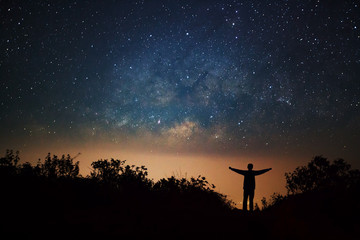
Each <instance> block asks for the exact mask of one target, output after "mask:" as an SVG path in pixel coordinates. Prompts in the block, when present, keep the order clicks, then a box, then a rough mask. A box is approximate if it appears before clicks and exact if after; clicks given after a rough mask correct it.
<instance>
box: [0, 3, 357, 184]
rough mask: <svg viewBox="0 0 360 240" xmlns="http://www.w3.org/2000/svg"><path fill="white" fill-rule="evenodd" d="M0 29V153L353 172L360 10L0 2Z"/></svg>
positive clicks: (351, 7)
mask: <svg viewBox="0 0 360 240" xmlns="http://www.w3.org/2000/svg"><path fill="white" fill-rule="evenodd" d="M0 22H1V27H0V36H1V38H0V53H1V54H0V78H1V79H0V133H1V134H0V147H1V148H2V149H3V151H5V149H6V148H16V149H19V150H20V151H24V152H26V151H27V152H28V153H29V152H32V151H33V150H32V149H35V148H40V149H42V153H41V154H42V155H41V156H38V155H36V156H34V160H36V159H37V158H38V157H43V156H45V155H46V153H47V152H48V151H51V150H52V149H54V148H56V147H59V146H61V147H64V149H65V150H64V151H66V146H79V149H81V151H82V153H84V151H85V153H86V151H87V150H86V149H87V147H86V146H88V145H87V144H89V143H91V147H88V148H91V149H89V151H90V150H91V151H97V152H101V151H105V150H104V146H105V145H108V146H110V145H111V146H113V147H114V148H117V149H119V151H120V152H121V150H122V151H125V149H127V150H128V149H132V150H133V151H135V152H139V153H142V154H147V153H149V154H150V153H152V152H153V151H155V152H156V151H158V152H162V153H165V152H166V153H167V154H170V155H171V154H174V156H175V155H176V156H178V155H179V154H180V156H181V154H187V155H193V156H195V155H196V156H199V155H202V156H205V154H207V155H209V156H211V155H213V156H215V155H216V156H221V155H226V156H232V157H235V158H236V157H237V156H242V157H244V156H262V157H263V159H266V157H268V158H270V157H271V158H276V156H281V158H282V159H285V160H284V162H283V163H282V164H286V162H287V163H290V162H291V163H293V162H292V161H295V160H293V159H295V156H304V159H303V161H304V162H307V161H309V160H311V157H312V156H314V155H317V154H323V155H325V156H331V157H343V158H345V160H347V161H349V162H350V163H352V164H353V165H355V166H359V163H358V162H357V161H356V160H358V156H359V154H360V149H359V147H358V144H359V142H360V79H359V78H360V2H359V1H344V0H341V1H340V0H338V1H325V0H323V1H320V0H319V1H310V0H307V1H306V0H301V1H270V0H269V1H236V0H233V1H220V0H217V1H215V0H206V1H205V0H197V1H195V0H193V1H190V0H167V1H162V0H158V1H156V0H148V1H145V0H144V1H130V0H124V1H1V3H0ZM80 146H82V147H80ZM96 146H99V147H98V149H97V150H96ZM100 146H101V147H100ZM69 149H70V148H69ZM78 151H80V150H78ZM33 152H35V150H34V151H33ZM65 153H66V152H65ZM100 156H101V155H100ZM123 156H124V157H125V158H126V157H127V156H126V154H125V155H123ZM112 157H116V156H112ZM305 157H306V158H305ZM249 158H250V157H249ZM30 160H31V159H28V161H30ZM80 160H81V158H80ZM95 160H97V159H91V161H95ZM88 161H90V159H89V160H88ZM164 161H165V160H164ZM209 161H210V160H209ZM216 161H217V162H221V159H219V158H218V159H217V160H216ZM247 161H248V159H247V160H246V164H247ZM249 161H250V160H249ZM296 163H297V162H296ZM204 164H206V161H205V160H204ZM246 164H245V162H244V163H242V162H241V163H238V165H236V164H235V165H234V167H237V168H245V167H246ZM272 164H274V163H273V162H272ZM294 164H295V163H294ZM150 165H151V164H150ZM295 165H296V164H295ZM254 166H255V168H256V163H254ZM227 167H228V165H226V164H225V163H224V168H227ZM264 167H273V168H274V169H275V168H276V167H277V168H279V166H274V165H272V166H269V165H267V164H266V161H265V163H264ZM149 171H150V172H151V168H150V169H149ZM182 171H184V172H187V171H188V169H185V168H183V169H182ZM199 171H200V172H201V170H199ZM201 173H202V174H204V175H205V176H206V173H203V172H201ZM229 174H230V173H229ZM279 174H280V175H281V178H283V172H281V173H279ZM214 175H216V174H215V173H214ZM238 180H239V179H238ZM282 187H283V186H282Z"/></svg>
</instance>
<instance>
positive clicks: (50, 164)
mask: <svg viewBox="0 0 360 240" xmlns="http://www.w3.org/2000/svg"><path fill="white" fill-rule="evenodd" d="M39 161H40V160H39ZM79 170H80V169H79V161H77V162H75V163H73V158H71V156H70V155H69V154H68V155H66V156H65V155H62V157H61V158H60V159H59V158H58V157H57V156H56V155H53V156H52V157H51V154H50V153H48V155H47V156H46V158H45V162H44V164H42V165H41V175H43V176H46V177H49V178H59V177H64V178H75V177H78V176H79Z"/></svg>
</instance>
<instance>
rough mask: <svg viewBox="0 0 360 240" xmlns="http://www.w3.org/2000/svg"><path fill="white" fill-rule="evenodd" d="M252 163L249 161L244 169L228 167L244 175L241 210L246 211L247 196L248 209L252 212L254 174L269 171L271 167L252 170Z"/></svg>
mask: <svg viewBox="0 0 360 240" xmlns="http://www.w3.org/2000/svg"><path fill="white" fill-rule="evenodd" d="M253 167H254V166H253V165H252V163H249V164H248V166H247V168H248V171H246V170H239V169H236V168H232V167H229V169H230V170H232V171H234V172H236V173H238V174H241V175H244V200H243V210H244V211H247V201H248V198H249V201H250V211H251V212H252V211H253V210H254V194H255V176H257V175H261V174H263V173H266V172H267V171H270V170H271V168H267V169H263V170H258V171H253V170H252V169H253Z"/></svg>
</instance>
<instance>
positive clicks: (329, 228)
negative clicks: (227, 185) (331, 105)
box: [0, 150, 360, 239]
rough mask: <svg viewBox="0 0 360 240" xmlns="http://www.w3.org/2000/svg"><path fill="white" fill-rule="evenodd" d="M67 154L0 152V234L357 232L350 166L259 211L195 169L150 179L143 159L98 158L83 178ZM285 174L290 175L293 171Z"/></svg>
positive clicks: (289, 235)
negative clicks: (35, 157) (241, 204)
mask: <svg viewBox="0 0 360 240" xmlns="http://www.w3.org/2000/svg"><path fill="white" fill-rule="evenodd" d="M73 160H74V159H73V158H72V157H71V156H69V155H67V156H65V155H64V156H62V157H60V158H59V157H57V156H51V155H50V154H48V155H47V157H46V158H45V161H44V162H41V161H40V160H39V162H38V163H37V164H36V165H31V164H29V163H23V164H20V158H19V155H18V153H14V152H13V151H11V150H8V151H7V152H6V154H5V156H4V157H3V158H1V159H0V193H1V198H0V207H1V216H0V230H1V231H0V232H1V233H0V234H1V235H3V236H7V235H8V234H11V236H12V237H13V238H15V237H24V236H25V237H27V238H29V236H30V237H34V238H35V237H36V238H41V237H52V238H63V237H67V238H69V237H70V238H75V237H81V238H84V237H101V238H110V237H111V238H113V237H119V238H120V237H152V236H154V237H158V236H164V237H172V238H173V237H177V238H185V237H186V238H195V236H200V237H201V238H206V237H209V238H215V237H221V238H224V237H226V236H229V237H233V236H239V238H241V237H243V238H247V237H251V238H255V239H259V238H267V239H304V238H306V239H318V238H321V239H323V238H328V239H338V238H342V239H344V238H346V239H355V237H356V236H359V233H360V232H359V229H360V224H359V223H360V221H359V219H358V215H359V213H360V206H359V188H358V187H359V185H358V184H359V181H358V180H359V176H358V175H357V172H356V171H350V168H347V171H345V172H344V171H342V172H341V174H340V175H341V176H347V177H348V180H346V181H345V180H344V181H345V182H347V184H345V185H344V183H345V182H344V181H342V182H341V184H342V185H341V186H340V185H339V187H334V184H335V185H336V181H335V182H334V181H331V184H330V185H329V184H328V183H326V184H325V183H324V181H322V180H321V181H320V180H319V181H318V182H319V183H320V182H321V183H324V184H323V185H321V184H320V185H319V186H318V187H315V188H311V189H309V190H306V191H303V192H296V193H293V192H289V194H288V195H286V196H281V195H279V194H274V195H273V196H272V198H271V199H270V201H269V202H268V201H267V200H266V199H263V210H262V211H255V212H254V213H252V214H251V213H246V212H242V211H241V210H238V209H236V208H234V205H233V204H232V202H231V201H230V200H228V199H227V198H226V196H225V195H223V194H220V193H218V192H216V191H215V186H214V185H212V184H210V183H209V182H208V181H207V180H206V178H205V177H203V176H198V177H196V178H195V177H192V178H190V179H187V178H176V177H174V176H172V177H169V178H163V179H160V180H159V181H157V182H154V181H153V180H151V179H149V178H148V177H147V168H146V167H145V166H140V167H138V166H134V165H132V166H130V165H126V162H125V161H121V160H117V159H110V160H107V159H105V160H102V159H100V160H98V161H95V162H93V163H92V168H93V169H92V171H91V173H90V175H88V176H86V177H83V176H81V175H79V167H78V166H79V165H78V162H74V161H73ZM310 164H311V162H310ZM334 164H335V163H334ZM329 165H330V166H331V165H332V164H329ZM338 165H339V164H338ZM340 165H341V164H340ZM309 166H310V165H309ZM341 166H343V165H341ZM321 169H323V168H321ZM329 169H333V168H331V167H330V168H329ZM302 172H303V171H302ZM345 173H346V174H348V175H346V174H345ZM289 174H290V173H288V176H290V175H289ZM291 176H292V177H293V179H297V178H296V177H297V175H296V170H295V171H294V172H293V175H291ZM299 176H300V175H299ZM324 179H325V178H324ZM342 179H345V178H342ZM289 181H290V180H289ZM296 181H297V180H296ZM350 183H351V184H350ZM349 184H350V185H349ZM308 185H309V184H308ZM313 185H314V184H313ZM313 185H311V186H313ZM315 185H316V183H315ZM291 186H293V188H292V189H294V185H291ZM325 186H327V187H325ZM345 186H346V187H345Z"/></svg>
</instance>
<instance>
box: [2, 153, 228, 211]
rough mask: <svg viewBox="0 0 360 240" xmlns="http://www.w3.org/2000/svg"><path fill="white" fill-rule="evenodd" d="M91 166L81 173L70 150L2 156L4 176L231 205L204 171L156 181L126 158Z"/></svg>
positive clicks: (218, 206) (226, 207)
mask: <svg viewBox="0 0 360 240" xmlns="http://www.w3.org/2000/svg"><path fill="white" fill-rule="evenodd" d="M91 167H92V169H91V172H90V174H89V175H88V176H85V177H83V176H81V175H80V168H79V162H78V161H76V162H75V161H74V159H73V158H72V157H71V156H70V155H69V154H68V155H62V156H61V157H58V156H56V155H51V154H50V153H48V155H47V156H46V157H45V160H44V161H43V162H42V161H41V159H39V160H38V162H37V164H36V165H32V164H31V163H29V162H25V163H23V164H20V157H19V152H18V151H17V152H14V151H13V150H6V153H5V156H4V157H2V158H0V176H1V178H7V177H21V178H39V179H47V180H59V181H61V180H74V181H77V182H79V181H83V182H84V183H85V182H86V183H87V184H94V185H97V186H101V187H105V188H108V189H112V190H113V191H118V192H122V193H140V192H152V193H157V194H160V195H161V196H162V197H165V195H170V196H171V197H173V198H174V199H176V198H191V197H195V198H196V199H192V200H190V199H187V202H191V203H192V204H195V203H196V201H200V202H199V204H201V205H208V204H209V203H211V204H213V205H214V206H212V207H216V208H222V209H231V208H232V202H231V201H230V200H228V199H227V198H226V196H225V195H223V194H221V193H218V192H216V191H215V190H214V189H215V185H213V184H210V183H209V182H208V181H207V180H206V178H205V177H203V176H201V175H199V176H198V177H197V178H194V177H191V178H190V179H187V178H175V177H174V176H172V177H169V178H162V179H160V180H159V181H157V182H154V181H153V180H152V179H149V178H148V172H147V168H146V167H145V166H140V167H139V166H135V165H127V164H126V160H118V159H110V160H108V159H100V160H98V161H95V162H93V163H91ZM175 195H176V197H175ZM195 200H196V201H195ZM194 201H195V202H194ZM215 205H216V206H215Z"/></svg>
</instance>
